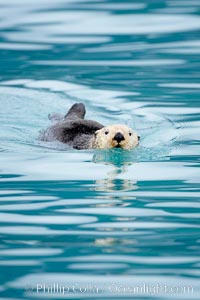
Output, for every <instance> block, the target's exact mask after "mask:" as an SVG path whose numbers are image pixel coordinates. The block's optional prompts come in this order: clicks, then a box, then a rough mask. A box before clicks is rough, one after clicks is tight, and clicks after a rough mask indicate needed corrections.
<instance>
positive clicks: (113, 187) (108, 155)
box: [93, 149, 137, 199]
mask: <svg viewBox="0 0 200 300" xmlns="http://www.w3.org/2000/svg"><path fill="white" fill-rule="evenodd" d="M93 162H94V163H98V164H104V165H112V166H113V170H112V171H110V172H108V173H107V175H108V176H107V177H106V178H104V179H101V180H97V181H96V185H95V190H98V191H105V192H117V191H118V192H122V191H123V192H124V191H130V190H135V189H137V184H136V183H137V182H136V181H135V180H134V179H133V180H132V179H122V178H118V176H119V174H123V173H126V171H127V169H128V166H130V165H132V164H133V163H136V161H134V158H133V153H132V152H130V151H123V150H121V149H112V150H105V151H97V152H96V153H95V154H94V156H93ZM110 197H112V196H111V195H110ZM120 198H124V196H121V197H120ZM125 198H126V199H127V196H126V197H125Z"/></svg>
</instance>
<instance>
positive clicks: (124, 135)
mask: <svg viewBox="0 0 200 300" xmlns="http://www.w3.org/2000/svg"><path fill="white" fill-rule="evenodd" d="M139 139H140V137H139V136H138V135H137V134H136V133H135V132H134V131H133V130H132V129H131V128H129V127H128V126H126V125H121V124H116V125H110V126H106V127H103V128H102V129H100V130H97V131H96V132H95V148H99V149H110V148H122V149H126V150H130V149H132V148H134V147H136V146H137V145H138V143H139Z"/></svg>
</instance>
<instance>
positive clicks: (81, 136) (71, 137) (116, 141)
mask: <svg viewBox="0 0 200 300" xmlns="http://www.w3.org/2000/svg"><path fill="white" fill-rule="evenodd" d="M85 113H86V110H85V106H84V104H83V103H75V104H74V105H73V106H72V107H71V108H70V110H69V111H68V112H67V114H66V115H65V116H64V117H60V116H59V115H53V116H50V119H51V120H54V121H56V123H55V124H54V125H52V126H51V127H49V128H47V129H46V130H45V131H44V132H43V133H42V134H41V136H40V139H41V140H42V141H54V140H58V141H60V142H62V143H65V144H68V145H69V146H71V147H73V148H74V149H79V150H81V149H111V148H122V149H126V150H130V149H132V148H134V147H136V146H137V145H138V143H139V139H140V137H139V136H138V135H137V134H136V133H135V132H134V131H133V130H132V129H131V128H129V127H128V126H126V125H121V124H114V125H109V126H104V125H102V124H100V123H98V122H96V121H92V120H85V119H84V117H85Z"/></svg>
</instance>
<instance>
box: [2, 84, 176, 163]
mask: <svg viewBox="0 0 200 300" xmlns="http://www.w3.org/2000/svg"><path fill="white" fill-rule="evenodd" d="M1 85H2V86H1V87H0V92H1V96H0V97H1V103H2V106H3V107H4V110H3V111H1V114H0V119H1V124H2V128H1V129H2V130H1V132H0V139H1V145H0V149H1V151H9V152H20V153H23V152H26V153H27V152H30V153H35V152H36V153H43V152H52V151H53V152H55V151H56V152H57V151H72V149H71V148H69V147H68V146H67V145H65V144H63V143H60V142H51V143H49V142H48V143H47V142H41V141H39V139H38V136H39V132H40V131H41V130H42V129H44V128H46V127H47V126H48V125H49V122H48V119H47V116H48V114H49V113H51V112H57V113H61V114H63V112H65V111H66V110H67V109H68V108H69V107H70V106H71V105H72V104H73V103H74V101H77V102H78V101H84V103H85V104H86V105H87V107H88V115H87V118H94V116H95V119H96V120H97V121H99V122H101V123H103V124H106V125H109V124H112V123H124V124H126V125H128V126H130V127H132V128H134V129H135V130H136V131H137V133H138V134H139V135H140V136H141V141H140V145H139V147H137V148H136V149H134V150H132V151H125V152H126V153H125V152H124V153H123V155H122V153H121V155H120V157H121V159H122V161H123V159H124V158H125V160H127V161H129V162H133V161H145V160H154V159H156V160H158V159H161V160H162V159H163V158H166V157H167V155H168V154H169V153H170V151H171V149H173V147H174V145H175V141H176V137H177V136H178V127H177V125H176V124H175V123H174V122H173V121H172V120H171V119H170V118H169V116H167V117H166V116H164V115H161V114H157V113H154V112H152V108H151V109H150V111H149V107H148V104H147V103H144V102H142V103H141V102H137V100H135V99H133V97H136V95H134V93H127V92H119V91H110V90H109V91H106V90H94V89H91V88H89V87H86V86H80V85H76V84H71V83H66V82H61V81H33V80H31V81H30V80H21V81H11V82H3V83H2V84H1ZM52 90H53V91H52ZM55 91H56V92H55ZM74 91H76V97H75V96H74ZM83 91H84V92H83ZM90 93H91V95H92V96H93V97H91V95H90V97H89V96H88V100H85V95H89V94H90ZM126 96H129V97H126ZM130 96H132V97H131V98H132V99H131V100H130ZM119 97H120V98H119ZM122 97H123V98H122ZM91 98H92V99H91ZM102 99H104V100H103V101H101V100H102ZM118 100H120V101H118ZM122 100H123V101H122ZM114 103H117V105H115V106H114ZM10 107H12V109H13V111H12V115H10ZM73 151H75V150H73ZM121 152H123V151H121ZM79 155H80V152H79ZM100 160H101V161H105V162H106V161H108V162H109V161H110V163H113V162H114V161H115V160H116V152H115V151H101V154H97V153H96V154H95V155H94V161H96V162H97V161H100Z"/></svg>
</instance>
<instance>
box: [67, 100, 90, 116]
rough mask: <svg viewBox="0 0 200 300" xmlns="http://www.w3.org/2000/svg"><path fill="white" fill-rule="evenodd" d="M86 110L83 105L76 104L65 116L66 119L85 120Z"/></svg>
mask: <svg viewBox="0 0 200 300" xmlns="http://www.w3.org/2000/svg"><path fill="white" fill-rule="evenodd" d="M85 113H86V110H85V105H84V104H83V103H75V104H74V105H72V107H71V108H70V109H69V111H68V112H67V114H66V115H65V119H72V118H73V119H84V116H85Z"/></svg>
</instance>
